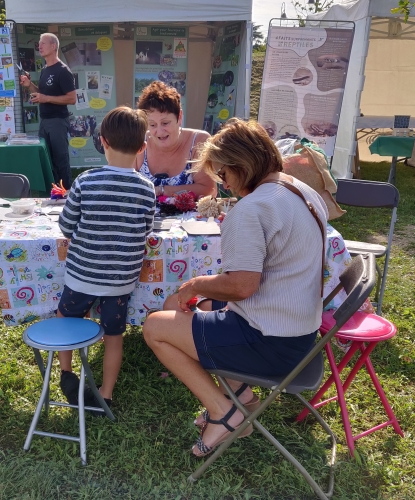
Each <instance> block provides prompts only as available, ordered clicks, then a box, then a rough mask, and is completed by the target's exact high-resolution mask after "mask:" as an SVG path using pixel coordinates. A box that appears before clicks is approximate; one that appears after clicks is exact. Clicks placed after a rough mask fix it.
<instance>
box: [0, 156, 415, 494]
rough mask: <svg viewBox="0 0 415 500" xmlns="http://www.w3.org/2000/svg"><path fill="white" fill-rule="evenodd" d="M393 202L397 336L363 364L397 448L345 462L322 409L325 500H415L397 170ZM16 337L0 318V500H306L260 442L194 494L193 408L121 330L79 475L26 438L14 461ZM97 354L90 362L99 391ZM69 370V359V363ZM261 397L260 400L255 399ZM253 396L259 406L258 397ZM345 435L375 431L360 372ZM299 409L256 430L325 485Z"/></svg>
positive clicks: (71, 456)
mask: <svg viewBox="0 0 415 500" xmlns="http://www.w3.org/2000/svg"><path fill="white" fill-rule="evenodd" d="M388 170H389V164H388V163H386V162H383V163H377V164H369V163H367V164H362V165H361V172H362V178H364V179H373V180H382V181H385V180H386V179H387V174H388ZM397 187H398V189H399V190H400V193H401V200H400V205H399V208H398V221H397V225H396V238H395V242H394V247H393V251H392V259H391V262H390V268H389V277H388V281H387V287H386V293H385V298H384V303H383V313H384V316H385V317H387V318H388V319H390V320H391V321H393V322H394V323H395V324H396V325H397V327H398V334H397V336H396V337H394V338H393V339H392V340H390V341H388V342H385V343H384V344H379V345H378V346H377V347H376V349H375V351H374V352H373V354H372V361H373V364H374V366H375V369H376V371H377V374H378V376H379V378H380V380H381V383H382V384H383V387H384V389H385V392H386V394H387V396H388V398H389V401H390V403H391V405H392V407H393V409H394V411H395V413H396V415H397V417H398V419H399V421H400V424H401V426H402V429H403V431H404V432H405V438H404V439H402V438H401V437H400V436H398V435H397V434H395V433H394V431H393V429H392V427H387V428H386V429H383V430H380V431H378V432H376V433H374V434H372V435H370V436H368V437H365V438H363V439H361V440H359V441H358V442H357V447H356V458H355V459H351V458H350V456H349V453H348V449H347V447H346V444H345V437H344V432H343V428H342V424H341V418H340V412H339V408H338V405H337V404H336V403H331V404H329V405H327V406H325V407H324V408H322V410H321V413H322V415H323V417H324V418H325V419H326V420H327V421H328V422H329V424H330V425H331V426H332V428H333V430H334V431H335V432H336V433H337V436H338V439H339V448H338V460H337V468H336V473H335V494H334V497H333V498H334V499H335V500H353V499H355V500H366V499H378V500H380V499H383V500H389V499H392V498H393V499H396V500H406V499H411V498H415V485H414V481H415V425H414V416H413V415H414V401H415V383H414V379H415V365H414V357H415V347H414V339H415V333H414V323H415V293H414V274H415V271H414V269H415V236H414V229H415V215H414V214H415V169H412V168H410V167H405V166H403V165H400V164H399V165H398V171H397ZM387 222H388V214H386V213H385V212H384V211H383V210H373V211H371V210H367V209H366V210H365V209H348V213H347V214H346V215H344V216H343V217H341V218H340V219H338V220H336V221H333V225H334V226H335V227H336V228H337V229H338V230H339V231H340V233H341V234H342V235H343V237H345V238H347V239H353V238H355V239H368V240H369V239H372V240H376V241H379V240H386V227H387ZM23 330H24V327H22V326H20V327H12V328H9V327H5V325H4V323H3V322H2V320H1V319H0V500H111V499H125V500H131V499H166V500H167V499H168V500H170V499H171V500H184V499H200V500H202V499H203V500H205V499H229V500H230V499H241V500H248V499H254V498H258V499H273V500H308V499H309V500H311V499H314V498H315V497H314V495H313V493H312V491H311V489H310V488H309V486H308V485H307V484H306V482H305V481H304V480H303V479H302V477H301V476H300V475H299V474H298V473H297V472H296V471H295V470H294V469H293V468H292V466H291V465H290V464H289V463H288V462H286V461H285V460H284V459H283V458H282V457H281V456H280V455H279V453H278V452H277V451H276V450H275V449H274V448H273V447H272V446H271V445H270V444H269V443H268V442H267V441H266V440H265V439H264V438H262V436H261V435H260V434H259V433H258V432H254V434H253V435H252V436H251V437H249V438H246V439H244V440H238V441H237V442H236V443H235V444H234V445H233V446H232V447H231V448H230V449H229V450H228V451H227V452H226V453H225V454H224V455H223V457H222V458H220V459H219V460H218V461H217V462H216V463H215V464H214V465H213V466H211V467H210V468H209V469H208V471H207V472H206V473H205V475H204V476H203V477H202V479H201V480H199V481H198V482H197V483H195V484H193V485H191V484H189V483H188V482H187V477H188V475H189V474H190V473H191V472H192V471H193V470H194V469H196V467H197V464H198V463H199V462H198V460H197V459H196V458H194V457H193V456H192V455H191V451H190V450H191V446H192V444H193V443H194V442H195V440H196V437H197V432H196V430H195V428H194V426H193V424H192V421H193V419H194V417H195V415H196V414H197V413H198V412H199V411H200V408H199V405H198V402H197V401H196V400H195V399H194V398H193V396H192V395H191V394H190V392H189V391H188V390H187V389H186V388H185V387H184V386H183V385H182V384H181V383H180V382H178V381H177V380H176V379H175V378H174V377H173V376H171V375H170V376H168V377H167V378H163V377H161V373H162V372H164V371H165V369H164V367H163V366H162V365H160V363H159V362H158V361H157V360H156V359H155V357H154V355H153V354H152V353H151V351H150V350H149V349H148V348H147V346H146V345H145V343H144V341H143V338H142V335H141V329H140V328H137V327H132V326H128V329H127V333H126V335H125V344H124V345H125V349H124V361H123V365H122V369H121V374H120V377H119V382H118V383H117V386H116V391H115V393H114V398H115V399H114V405H113V408H114V414H115V416H116V418H117V420H116V422H114V423H112V422H110V421H109V420H108V419H105V418H103V419H96V418H93V417H91V416H89V415H88V416H87V450H88V465H87V466H86V467H82V466H81V465H80V459H79V454H78V446H77V445H76V444H75V443H71V442H67V441H60V440H56V439H48V438H41V437H38V436H35V437H34V439H33V443H32V447H31V450H30V452H28V453H25V452H23V450H22V447H23V443H24V440H25V437H26V433H27V430H28V428H29V425H30V422H31V418H32V415H33V412H34V409H35V404H36V402H37V399H38V397H39V394H40V387H41V377H40V374H39V372H38V369H37V366H36V364H35V361H34V357H33V354H32V352H31V350H29V348H28V347H27V346H26V345H24V343H23V341H22V332H23ZM102 355H103V345H102V344H101V343H99V344H96V345H95V346H93V347H92V348H91V351H90V363H91V367H92V369H93V371H94V373H95V374H96V380H97V382H99V381H100V378H101V367H102ZM76 362H77V365H76V370H78V371H79V360H78V359H77V358H76ZM58 382H59V368H58V364H57V361H56V362H55V365H54V369H53V373H52V388H51V391H52V394H51V397H52V399H57V400H59V399H61V397H62V396H61V394H60V389H59V387H58ZM255 390H256V391H257V393H258V394H259V395H261V392H260V390H259V389H258V388H256V389H255ZM264 394H265V392H264V393H262V395H264ZM347 401H348V408H349V411H350V420H351V422H352V426H353V429H354V431H355V432H359V431H362V430H364V429H366V428H367V427H368V426H369V425H371V424H372V423H373V422H376V423H380V422H383V421H384V420H385V415H384V413H383V410H382V409H381V405H380V402H379V400H378V399H377V396H376V394H375V393H374V391H373V390H372V388H371V383H370V380H369V377H368V375H366V374H365V372H363V371H362V372H361V373H359V375H358V376H357V379H356V381H355V383H354V385H352V387H351V388H350V389H349V391H348V393H347ZM300 409H301V407H300V405H299V403H298V402H297V401H296V400H295V399H294V398H291V397H290V396H286V395H284V396H283V397H282V398H281V399H280V400H279V401H277V402H276V403H274V404H273V405H272V406H271V407H270V408H269V409H268V410H267V412H266V414H265V415H264V416H263V417H262V418H261V421H262V422H263V423H264V424H265V425H266V426H267V427H270V428H271V429H272V431H273V432H274V433H276V434H277V436H278V438H279V439H280V440H281V442H282V443H283V444H284V445H285V446H287V448H288V449H289V450H290V451H291V452H292V453H293V454H295V455H296V456H297V458H299V460H300V461H301V462H302V463H304V465H305V466H306V468H307V469H308V470H309V471H310V472H311V473H312V474H313V475H314V477H316V478H317V480H320V481H321V482H323V483H324V481H325V479H326V478H327V469H326V468H325V463H326V455H327V453H328V452H329V450H328V446H327V444H328V443H327V442H326V440H325V437H324V435H323V433H322V432H320V427H319V426H318V425H317V424H316V423H315V421H314V420H313V418H311V417H309V418H308V419H306V420H305V421H304V422H302V423H300V424H298V423H293V419H294V417H295V416H296V415H297V414H298V412H299V411H300ZM41 426H42V429H43V430H45V431H51V432H62V433H65V434H71V433H73V434H75V433H76V432H77V418H76V416H75V415H74V413H73V412H72V410H69V409H64V408H61V409H59V408H56V409H52V410H51V413H50V416H49V419H47V420H46V419H45V418H43V417H42V418H41Z"/></svg>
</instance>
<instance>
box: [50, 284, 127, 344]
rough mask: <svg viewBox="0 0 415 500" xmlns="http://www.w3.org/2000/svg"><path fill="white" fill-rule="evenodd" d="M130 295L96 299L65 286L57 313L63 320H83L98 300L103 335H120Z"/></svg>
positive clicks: (124, 324)
mask: <svg viewBox="0 0 415 500" xmlns="http://www.w3.org/2000/svg"><path fill="white" fill-rule="evenodd" d="M129 298H130V294H129V293H127V295H115V296H111V297H107V296H105V297H98V296H96V295H87V294H85V293H81V292H75V291H74V290H71V289H70V288H69V287H67V286H66V285H65V287H64V289H63V293H62V297H61V300H60V302H59V305H58V309H59V312H60V313H61V314H62V315H63V316H65V318H83V317H84V316H85V315H86V314H87V312H88V311H89V310H90V309H91V307H92V306H93V304H94V302H95V300H96V299H99V305H100V309H101V326H102V327H103V329H104V331H105V335H121V334H123V333H124V332H125V329H126V323H127V308H128V300H129Z"/></svg>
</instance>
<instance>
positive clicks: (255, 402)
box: [193, 384, 261, 427]
mask: <svg viewBox="0 0 415 500" xmlns="http://www.w3.org/2000/svg"><path fill="white" fill-rule="evenodd" d="M248 387H249V386H248V384H242V385H241V386H240V387H239V389H238V390H237V391H235V396H236V397H239V396H240V395H241V394H242V393H243V392H245V390H246V389H247V388H248ZM225 398H227V399H231V398H230V397H229V396H228V394H225ZM260 404H261V400H260V399H259V397H258V396H256V395H255V394H254V395H253V396H252V399H251V400H250V401H248V402H247V403H245V404H244V406H245V408H246V409H247V410H248V411H249V413H252V412H253V411H255V410H256V409H257V408H259V405H260ZM201 415H202V417H203V420H202V422H197V419H198V418H199V417H197V418H196V420H194V422H193V423H194V424H195V425H196V427H202V426H203V425H204V424H205V422H207V421H208V418H209V412H208V410H205V411H203V412H202V413H201ZM199 416H200V415H199Z"/></svg>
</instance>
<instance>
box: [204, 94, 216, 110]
mask: <svg viewBox="0 0 415 500" xmlns="http://www.w3.org/2000/svg"><path fill="white" fill-rule="evenodd" d="M218 102H219V99H218V96H217V94H210V95H209V97H208V100H207V105H208V108H214V107H215V106H216V105H217V104H218Z"/></svg>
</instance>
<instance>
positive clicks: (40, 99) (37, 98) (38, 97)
mask: <svg viewBox="0 0 415 500" xmlns="http://www.w3.org/2000/svg"><path fill="white" fill-rule="evenodd" d="M30 100H31V101H32V103H33V104H42V103H45V102H48V100H47V96H46V95H45V94H40V93H39V92H35V93H34V94H30Z"/></svg>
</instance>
